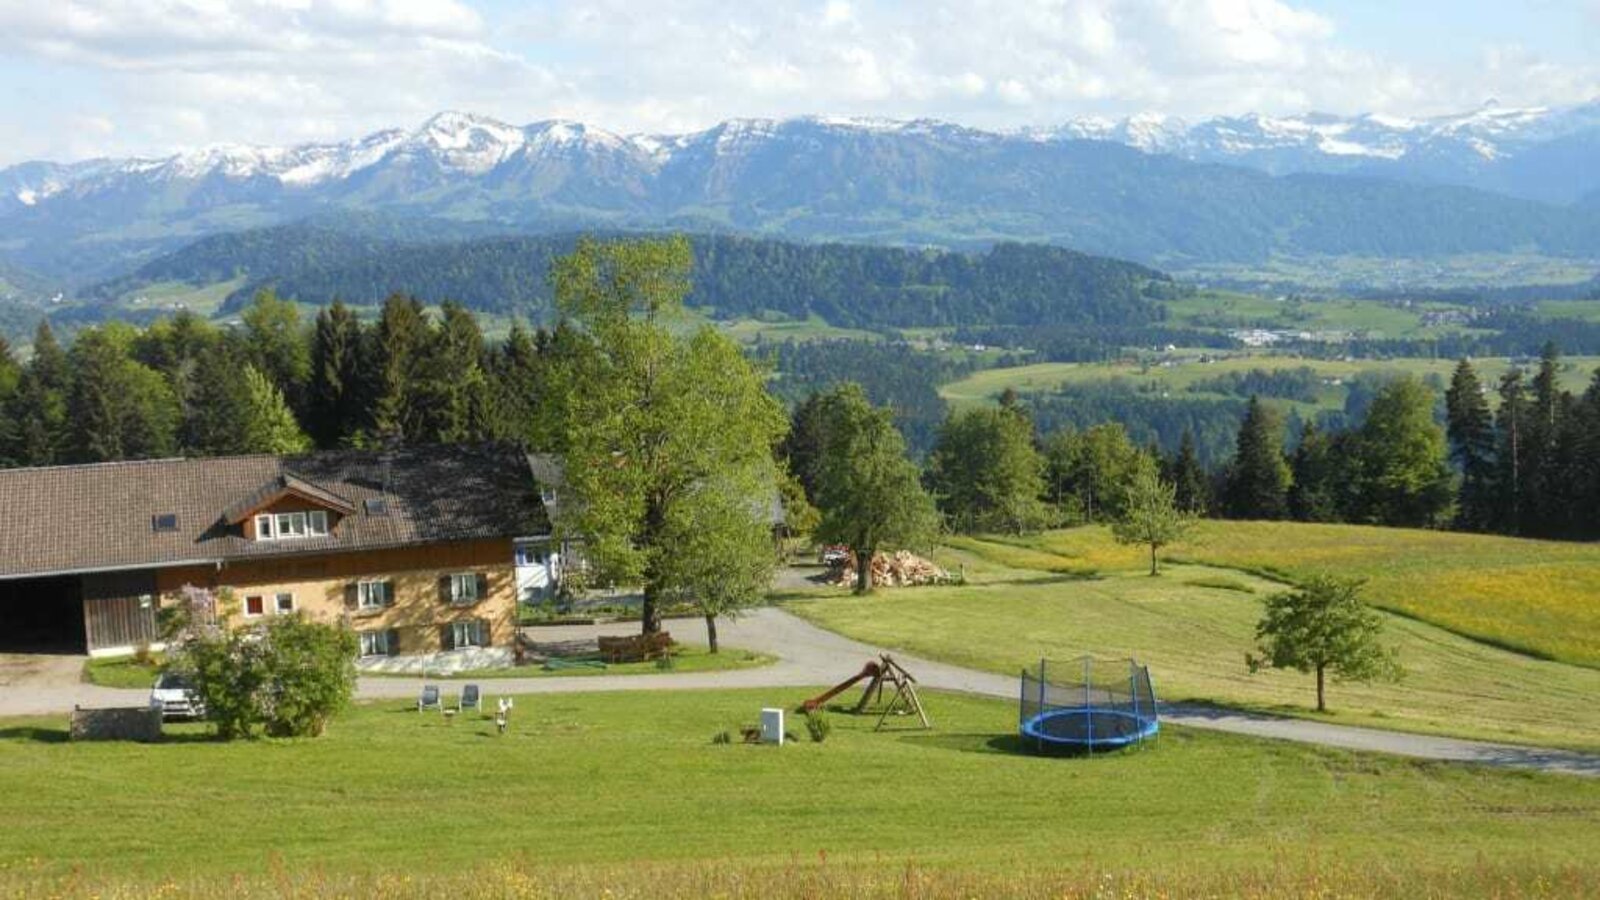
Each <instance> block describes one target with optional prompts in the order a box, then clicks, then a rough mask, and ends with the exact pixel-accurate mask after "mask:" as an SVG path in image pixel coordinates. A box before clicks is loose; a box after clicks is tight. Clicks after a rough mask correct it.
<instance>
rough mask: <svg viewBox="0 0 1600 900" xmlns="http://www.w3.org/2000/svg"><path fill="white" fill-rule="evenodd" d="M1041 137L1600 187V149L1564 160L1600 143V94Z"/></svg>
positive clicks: (1572, 194)
mask: <svg viewBox="0 0 1600 900" xmlns="http://www.w3.org/2000/svg"><path fill="white" fill-rule="evenodd" d="M1030 134H1031V135H1032V136H1033V137H1034V138H1035V139H1039V140H1105V141H1115V142H1117V143H1120V144H1126V145H1128V146H1130V147H1137V148H1138V149H1140V150H1143V151H1145V152H1147V153H1164V154H1171V155H1174V156H1179V157H1182V158H1184V159H1189V160H1194V161H1197V162H1215V163H1227V164H1232V165H1244V166H1249V167H1251V168H1254V169H1260V170H1262V171H1265V172H1268V173H1271V174H1274V175H1287V174H1293V173H1299V172H1312V173H1323V174H1357V175H1368V176H1373V177H1380V178H1396V179H1401V180H1407V181H1419V182H1425V183H1437V184H1459V185H1465V186H1469V187H1478V188H1483V189H1485V190H1492V191H1498V192H1501V193H1507V194H1511V195H1513V196H1518V197H1526V198H1529V199H1533V200H1542V201H1545V202H1550V203H1568V202H1571V201H1573V200H1575V199H1577V198H1578V197H1581V196H1583V195H1584V194H1585V193H1587V192H1589V191H1591V190H1593V189H1595V188H1596V187H1600V165H1597V164H1596V161H1600V153H1595V154H1594V155H1593V156H1590V157H1589V159H1590V164H1589V165H1587V166H1582V165H1580V166H1578V167H1576V169H1574V168H1573V167H1570V166H1564V165H1559V164H1558V160H1559V159H1562V158H1566V157H1571V156H1574V155H1575V154H1582V153H1585V152H1589V151H1596V150H1600V101H1596V102H1593V103H1588V104H1585V105H1581V106H1572V107H1563V108H1547V107H1536V108H1527V109H1512V108H1506V107H1502V106H1500V105H1498V104H1495V103H1489V104H1486V105H1485V106H1483V107H1482V108H1480V109H1477V110H1473V111H1471V112H1466V113H1460V114H1456V115H1447V116H1438V117H1434V118H1425V119H1408V118H1403V117H1399V116H1387V115H1382V114H1368V115H1361V116H1332V115H1324V114H1319V113H1312V114H1309V115H1305V116H1292V117H1274V116H1261V115H1246V116H1237V117H1222V118H1213V119H1206V120H1204V121H1199V122H1184V121H1182V120H1180V119H1173V118H1167V117H1162V116H1148V115H1146V116H1132V117H1129V118H1126V119H1077V120H1073V121H1069V122H1067V123H1065V124H1063V125H1061V126H1059V127H1056V128H1053V129H1045V130H1035V131H1032V132H1030Z"/></svg>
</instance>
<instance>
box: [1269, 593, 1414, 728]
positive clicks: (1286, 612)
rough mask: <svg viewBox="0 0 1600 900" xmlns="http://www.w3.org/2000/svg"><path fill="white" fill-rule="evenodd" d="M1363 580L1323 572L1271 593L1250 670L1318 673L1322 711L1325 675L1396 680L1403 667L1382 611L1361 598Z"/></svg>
mask: <svg viewBox="0 0 1600 900" xmlns="http://www.w3.org/2000/svg"><path fill="white" fill-rule="evenodd" d="M1361 586H1362V582H1361V580H1360V579H1350V578H1339V577H1336V576H1333V575H1318V576H1315V577H1313V578H1312V579H1311V580H1310V581H1308V582H1307V583H1306V584H1305V586H1304V587H1302V588H1301V589H1299V590H1296V591H1289V592H1287V593H1282V594H1278V595H1276V596H1273V597H1269V598H1267V604H1266V612H1265V614H1264V615H1263V616H1262V617H1261V622H1260V623H1259V624H1258V625H1257V626H1256V641H1257V652H1259V653H1260V654H1261V655H1260V656H1259V657H1257V656H1255V655H1253V654H1246V656H1245V660H1246V662H1247V663H1248V664H1249V667H1250V671H1251V672H1256V671H1259V670H1260V669H1261V668H1262V667H1264V666H1265V667H1271V668H1274V669H1294V670H1296V671H1298V672H1315V673H1316V676H1317V711H1318V712H1325V711H1326V710H1327V708H1328V706H1327V700H1326V692H1325V679H1326V675H1327V674H1329V673H1331V674H1332V675H1333V678H1334V680H1335V681H1374V680H1379V679H1387V680H1393V679H1396V678H1399V677H1400V674H1401V670H1400V666H1399V664H1398V663H1397V662H1396V660H1395V653H1394V651H1393V650H1391V649H1388V648H1386V647H1384V645H1383V643H1382V642H1381V640H1380V639H1381V637H1382V635H1383V616H1382V614H1381V613H1379V612H1377V611H1376V610H1373V609H1371V608H1369V607H1368V606H1367V605H1366V604H1365V603H1364V602H1362V600H1361Z"/></svg>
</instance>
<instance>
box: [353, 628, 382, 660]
mask: <svg viewBox="0 0 1600 900" xmlns="http://www.w3.org/2000/svg"><path fill="white" fill-rule="evenodd" d="M356 634H357V635H358V636H359V637H360V638H361V655H362V656H388V655H389V632H387V631H360V632H357V633H356Z"/></svg>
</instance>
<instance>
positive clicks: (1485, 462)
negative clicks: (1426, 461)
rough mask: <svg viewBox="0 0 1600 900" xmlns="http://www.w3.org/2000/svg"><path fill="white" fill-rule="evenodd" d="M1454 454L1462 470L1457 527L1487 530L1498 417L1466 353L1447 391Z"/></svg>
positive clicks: (1491, 517) (1491, 514)
mask: <svg viewBox="0 0 1600 900" xmlns="http://www.w3.org/2000/svg"><path fill="white" fill-rule="evenodd" d="M1445 419H1446V422H1447V432H1448V435H1449V438H1450V456H1451V458H1452V459H1454V460H1455V463H1456V466H1457V468H1459V469H1460V470H1461V490H1460V493H1459V495H1458V496H1459V500H1458V502H1457V505H1456V527H1457V528H1463V529H1466V530H1468V531H1484V530H1487V529H1489V528H1490V527H1492V526H1493V523H1494V516H1495V512H1494V502H1495V497H1494V437H1495V436H1494V417H1493V415H1492V414H1491V413H1490V411H1489V400H1488V398H1487V397H1486V396H1485V391H1484V388H1483V384H1482V382H1480V381H1479V380H1478V373H1477V371H1476V370H1475V369H1473V367H1472V362H1471V361H1470V360H1468V359H1466V358H1465V357H1463V358H1462V360H1461V361H1460V362H1459V363H1457V364H1456V370H1455V374H1454V375H1452V376H1451V377H1450V389H1449V390H1448V391H1447V392H1446V393H1445Z"/></svg>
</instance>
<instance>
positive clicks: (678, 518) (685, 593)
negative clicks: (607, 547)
mask: <svg viewBox="0 0 1600 900" xmlns="http://www.w3.org/2000/svg"><path fill="white" fill-rule="evenodd" d="M752 474H756V475H757V477H756V478H755V479H754V481H753V483H751V484H746V485H739V484H736V483H730V480H729V479H726V478H719V479H714V480H711V481H708V482H706V483H704V484H701V485H697V486H696V487H695V488H694V489H693V490H691V491H690V492H688V494H687V495H686V496H685V497H684V498H683V500H682V501H681V502H679V503H677V504H675V505H674V506H673V508H672V511H671V512H670V513H669V515H668V518H667V523H666V529H665V535H664V536H665V539H666V541H667V543H668V544H669V545H671V546H672V547H674V548H675V552H673V553H669V554H667V555H665V556H664V557H663V558H662V563H661V569H662V573H661V574H662V582H663V585H664V587H665V589H666V592H667V593H668V594H669V595H674V596H677V597H681V598H683V599H686V600H688V601H689V602H691V603H693V604H694V605H695V606H696V607H697V608H698V609H699V610H700V613H701V615H703V616H705V619H706V642H707V644H708V646H709V648H710V650H711V652H712V653H716V652H717V649H718V648H717V617H718V616H727V617H729V618H737V617H738V615H739V613H740V611H742V610H745V609H748V608H750V607H752V606H755V605H757V604H759V603H760V602H761V601H762V600H763V599H764V598H765V597H766V595H767V588H768V587H769V586H770V585H771V584H772V570H773V569H774V568H776V566H777V554H776V553H775V552H774V551H773V546H772V521H771V515H770V508H769V506H768V505H767V504H764V503H761V502H759V500H757V499H754V498H759V497H760V491H761V490H762V484H763V483H764V484H765V485H766V486H769V487H770V485H771V484H772V482H771V480H770V474H771V473H770V471H768V472H767V473H765V474H766V475H767V476H769V477H767V478H762V477H760V475H759V473H752Z"/></svg>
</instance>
